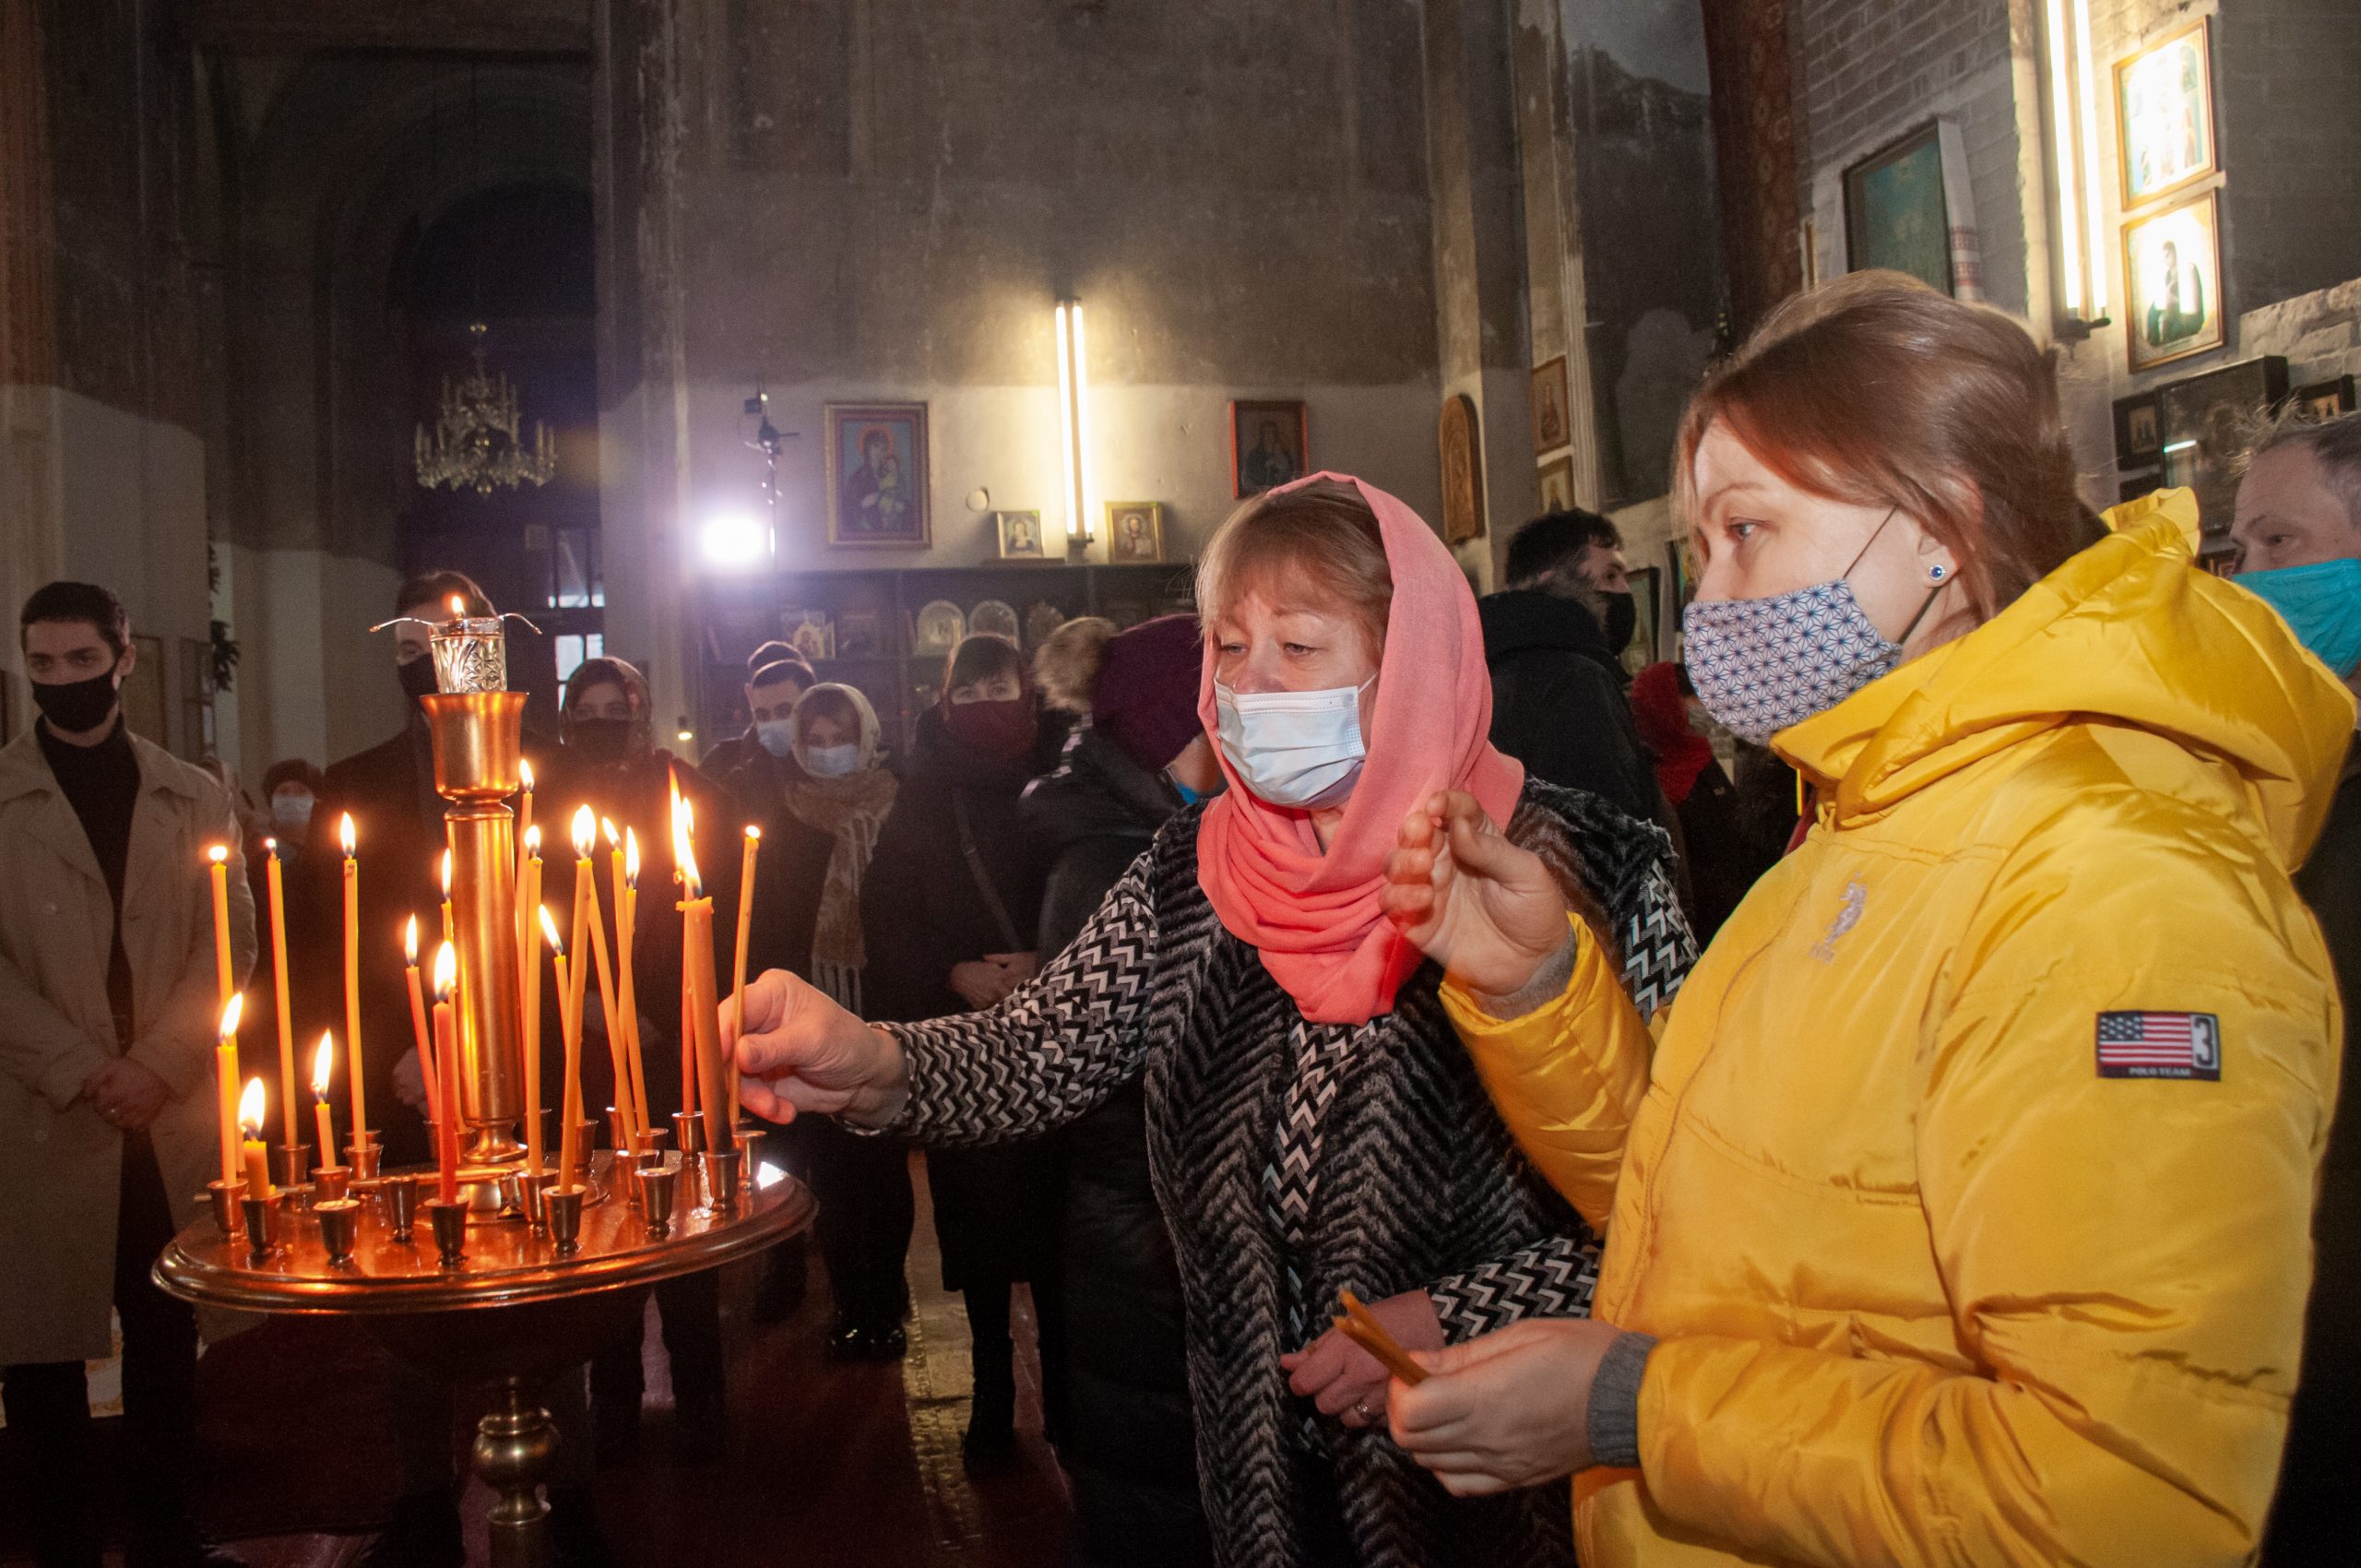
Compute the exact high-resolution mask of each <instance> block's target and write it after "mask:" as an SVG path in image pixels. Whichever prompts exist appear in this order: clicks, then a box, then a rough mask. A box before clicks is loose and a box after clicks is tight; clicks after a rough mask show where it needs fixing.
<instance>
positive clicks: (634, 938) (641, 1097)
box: [615, 827, 650, 1127]
mask: <svg viewBox="0 0 2361 1568" xmlns="http://www.w3.org/2000/svg"><path fill="white" fill-rule="evenodd" d="M618 886H620V887H621V888H622V891H621V892H619V893H617V894H616V895H615V954H616V965H617V968H619V969H620V970H621V971H622V973H621V976H620V979H621V980H622V984H621V987H620V994H619V995H618V996H617V997H616V998H615V1010H616V1011H617V1012H619V1013H621V1014H622V1015H623V1053H624V1054H625V1055H626V1056H628V1057H629V1058H630V1059H631V1096H632V1102H633V1103H634V1104H635V1105H636V1106H637V1107H638V1108H639V1124H640V1125H641V1126H642V1127H646V1126H647V1124H648V1117H649V1114H650V1112H649V1111H648V1109H647V1063H645V1062H644V1061H642V1060H641V1057H640V1051H639V995H638V992H637V990H636V988H635V985H634V983H633V980H632V955H633V954H634V953H635V951H636V950H637V947H638V942H639V835H638V834H637V833H635V832H634V831H633V830H632V829H630V828H628V827H626V828H624V829H623V881H622V882H621V883H619V884H618Z"/></svg>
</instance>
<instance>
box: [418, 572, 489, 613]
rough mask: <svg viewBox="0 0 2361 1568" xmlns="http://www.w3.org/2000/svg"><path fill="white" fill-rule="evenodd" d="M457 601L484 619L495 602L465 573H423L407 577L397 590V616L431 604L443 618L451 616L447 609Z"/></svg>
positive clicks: (435, 611)
mask: <svg viewBox="0 0 2361 1568" xmlns="http://www.w3.org/2000/svg"><path fill="white" fill-rule="evenodd" d="M455 598H456V599H458V600H463V601H464V602H465V603H466V605H467V611H468V613H469V614H470V615H473V616H476V617H478V618H481V617H484V616H487V615H490V614H491V613H492V600H489V599H487V598H485V597H484V591H483V589H481V588H478V587H476V580H475V579H474V578H473V577H471V576H468V575H467V574H466V573H465V572H449V571H443V572H421V573H420V574H419V575H418V576H414V577H404V578H403V579H402V584H401V586H400V587H399V588H396V589H395V590H394V613H395V614H397V615H399V614H400V613H402V612H404V611H406V610H415V609H417V608H418V607H419V606H420V605H421V604H431V605H433V606H434V613H435V614H436V615H437V616H441V615H444V614H445V613H447V612H446V611H445V609H444V606H445V605H447V604H448V603H450V601H451V600H453V599H455Z"/></svg>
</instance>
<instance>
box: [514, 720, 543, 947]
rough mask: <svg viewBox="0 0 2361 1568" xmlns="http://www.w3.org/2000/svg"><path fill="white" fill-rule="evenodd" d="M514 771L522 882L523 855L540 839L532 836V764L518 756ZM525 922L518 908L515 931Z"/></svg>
mask: <svg viewBox="0 0 2361 1568" xmlns="http://www.w3.org/2000/svg"><path fill="white" fill-rule="evenodd" d="M516 773H517V777H518V778H520V779H522V780H523V782H524V788H523V789H522V790H519V791H518V792H517V796H516V880H517V881H518V882H519V883H522V882H523V881H524V880H525V857H526V856H527V855H528V854H530V853H532V852H533V851H532V848H531V847H532V846H534V845H537V844H539V843H540V839H539V838H537V837H534V836H533V765H532V764H531V763H530V762H528V761H526V760H524V759H522V758H519V759H518V760H517V763H516ZM526 908H527V909H529V908H531V906H530V905H528V906H526ZM526 924H527V921H526V917H525V915H524V912H523V910H522V909H520V910H519V911H518V914H517V924H516V929H517V931H518V932H525V931H526ZM539 934H540V932H529V933H527V934H526V935H524V936H520V937H519V939H518V945H519V946H523V945H525V944H526V942H527V941H528V939H529V937H532V936H538V935H539Z"/></svg>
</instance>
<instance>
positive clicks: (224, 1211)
mask: <svg viewBox="0 0 2361 1568" xmlns="http://www.w3.org/2000/svg"><path fill="white" fill-rule="evenodd" d="M245 1195H246V1184H245V1183H244V1182H223V1181H219V1180H216V1181H211V1182H207V1183H206V1184H205V1201H206V1203H207V1204H208V1206H210V1207H211V1208H212V1210H213V1224H214V1227H215V1228H216V1229H219V1231H220V1232H221V1239H222V1240H223V1241H228V1240H229V1239H230V1238H231V1237H232V1236H235V1235H236V1234H237V1233H238V1227H239V1224H240V1220H239V1218H238V1200H239V1199H241V1198H243V1197H244V1196H245Z"/></svg>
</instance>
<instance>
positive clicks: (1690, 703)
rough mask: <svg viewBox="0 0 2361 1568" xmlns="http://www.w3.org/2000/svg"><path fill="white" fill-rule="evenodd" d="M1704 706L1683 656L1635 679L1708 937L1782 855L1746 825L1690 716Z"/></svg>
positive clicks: (1643, 724)
mask: <svg viewBox="0 0 2361 1568" xmlns="http://www.w3.org/2000/svg"><path fill="white" fill-rule="evenodd" d="M1702 712H1703V709H1702V708H1700V707H1697V694H1696V693H1695V691H1693V690H1692V689H1691V687H1690V684H1689V677H1688V675H1687V674H1686V673H1685V672H1684V671H1682V670H1681V668H1680V666H1679V665H1678V664H1674V663H1670V662H1667V663H1663V664H1651V665H1649V666H1648V667H1647V668H1646V669H1645V670H1643V671H1640V673H1639V674H1638V675H1637V676H1636V677H1634V678H1633V679H1632V682H1631V719H1632V721H1633V722H1634V723H1635V724H1637V725H1638V726H1639V731H1640V739H1641V740H1642V741H1643V742H1646V744H1647V748H1648V750H1649V752H1650V753H1652V754H1654V755H1655V765H1656V782H1657V783H1658V784H1660V785H1662V786H1663V787H1664V798H1665V799H1666V800H1667V801H1670V802H1672V809H1673V810H1674V811H1675V812H1677V813H1679V816H1680V837H1681V839H1682V841H1683V845H1684V847H1685V848H1686V849H1687V851H1688V855H1689V885H1690V890H1691V894H1692V896H1693V897H1692V901H1691V906H1690V912H1691V915H1692V917H1693V923H1694V925H1695V927H1696V932H1697V940H1698V941H1699V942H1700V943H1708V942H1711V941H1713V940H1714V932H1717V931H1719V930H1721V929H1722V922H1723V921H1726V920H1727V919H1729V918H1730V911H1731V910H1732V909H1737V908H1738V900H1740V899H1742V898H1744V897H1746V895H1747V890H1748V889H1749V888H1750V887H1752V886H1753V885H1754V884H1755V882H1756V881H1757V879H1759V878H1760V877H1761V876H1762V873H1764V872H1766V871H1769V870H1770V869H1771V867H1772V865H1773V864H1774V863H1775V862H1776V861H1777V860H1778V856H1777V855H1776V854H1775V853H1772V854H1765V853H1763V852H1762V850H1761V849H1758V848H1757V847H1756V843H1755V839H1754V837H1753V836H1751V835H1750V834H1749V833H1748V831H1747V824H1746V817H1745V814H1744V812H1743V811H1742V810H1741V808H1740V806H1739V803H1738V790H1737V789H1736V788H1735V787H1734V786H1733V785H1732V784H1731V783H1730V780H1729V775H1727V774H1726V773H1724V772H1723V771H1722V765H1721V763H1720V762H1719V761H1717V760H1716V759H1715V758H1714V748H1713V746H1712V745H1711V744H1709V743H1708V742H1706V740H1705V737H1704V736H1703V734H1702V733H1700V732H1699V731H1698V729H1697V726H1696V723H1695V721H1694V720H1693V719H1692V717H1691V716H1692V715H1694V714H1701V713H1702Z"/></svg>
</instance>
